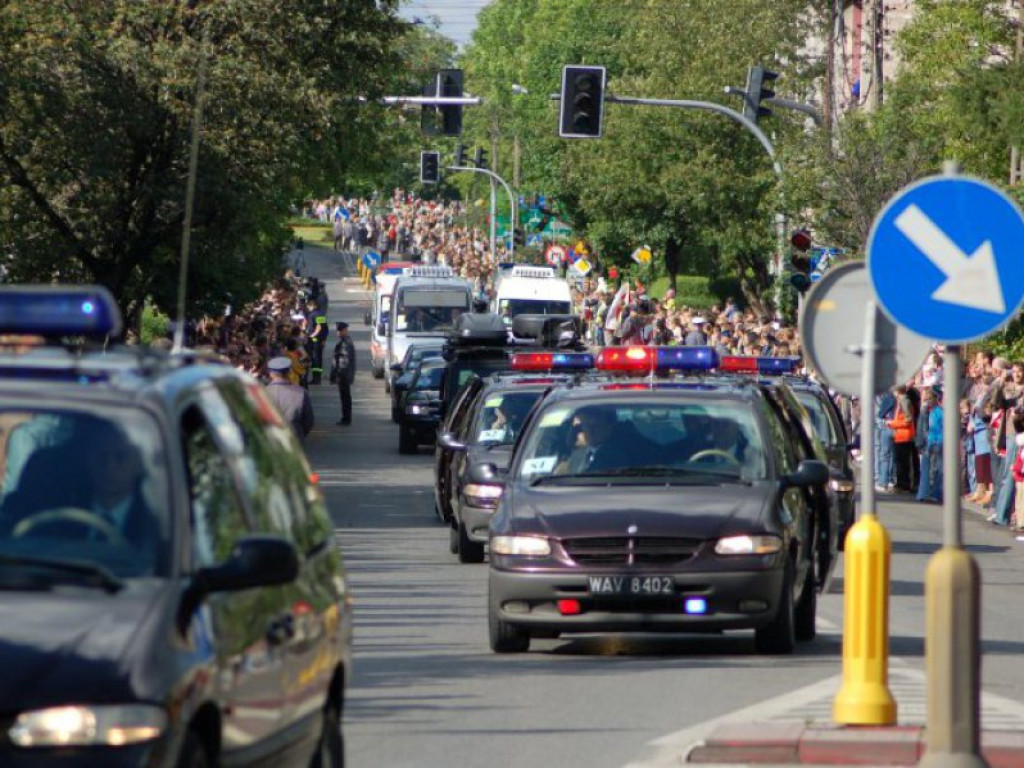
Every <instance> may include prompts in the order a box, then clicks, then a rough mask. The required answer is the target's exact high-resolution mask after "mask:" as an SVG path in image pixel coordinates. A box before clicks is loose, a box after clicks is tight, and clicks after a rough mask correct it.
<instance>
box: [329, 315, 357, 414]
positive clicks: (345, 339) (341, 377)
mask: <svg viewBox="0 0 1024 768" xmlns="http://www.w3.org/2000/svg"><path fill="white" fill-rule="evenodd" d="M336 327H337V329H338V343H337V344H335V345H334V378H335V379H336V380H337V383H338V395H339V396H340V397H341V418H340V419H339V420H338V424H339V425H341V426H348V425H349V424H351V423H352V382H353V381H355V378H356V345H355V344H353V343H352V339H350V338H349V336H348V323H342V322H339V323H337V326H336Z"/></svg>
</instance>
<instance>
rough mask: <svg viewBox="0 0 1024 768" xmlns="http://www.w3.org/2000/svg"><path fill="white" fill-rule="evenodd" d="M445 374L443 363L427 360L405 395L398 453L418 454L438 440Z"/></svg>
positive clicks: (400, 415) (400, 414)
mask: <svg viewBox="0 0 1024 768" xmlns="http://www.w3.org/2000/svg"><path fill="white" fill-rule="evenodd" d="M444 374H445V361H444V360H441V359H440V358H435V359H429V360H424V361H423V363H422V364H421V365H420V367H419V370H417V371H416V373H415V374H414V375H413V377H412V379H411V380H410V382H409V387H408V389H407V390H406V391H405V392H404V393H403V394H402V399H401V400H400V401H399V414H398V452H399V453H415V452H416V450H417V449H418V448H419V447H420V446H421V445H425V444H430V445H433V443H434V440H436V439H437V425H438V424H440V423H441V395H440V390H441V382H442V380H443V378H444Z"/></svg>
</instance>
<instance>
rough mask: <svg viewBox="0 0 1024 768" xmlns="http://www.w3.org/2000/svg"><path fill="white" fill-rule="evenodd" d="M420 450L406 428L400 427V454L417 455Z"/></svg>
mask: <svg viewBox="0 0 1024 768" xmlns="http://www.w3.org/2000/svg"><path fill="white" fill-rule="evenodd" d="M417 448H419V444H418V443H417V442H416V438H414V437H413V436H412V435H411V434H410V433H409V430H407V429H406V428H405V427H403V426H401V425H399V427H398V452H399V453H416V449H417Z"/></svg>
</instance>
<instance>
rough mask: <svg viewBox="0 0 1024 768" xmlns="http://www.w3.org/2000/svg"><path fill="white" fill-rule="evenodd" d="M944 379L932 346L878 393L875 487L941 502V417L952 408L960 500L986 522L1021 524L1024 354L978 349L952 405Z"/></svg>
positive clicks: (1023, 521)
mask: <svg viewBox="0 0 1024 768" xmlns="http://www.w3.org/2000/svg"><path fill="white" fill-rule="evenodd" d="M942 382H943V370H942V356H941V355H940V354H939V352H938V351H936V352H935V353H933V354H931V355H930V356H929V359H928V360H927V361H926V362H925V364H924V366H923V367H922V369H921V371H920V372H919V373H918V374H917V375H916V376H915V377H914V379H913V380H912V381H910V382H908V383H907V384H906V385H904V386H899V387H897V388H895V389H894V390H893V391H892V392H888V393H886V394H884V395H881V396H879V397H878V398H877V399H876V401H875V404H874V405H875V420H876V433H875V440H876V448H877V450H876V453H875V480H876V490H877V491H879V492H882V493H912V494H914V496H915V498H916V499H917V500H918V501H921V502H925V503H939V502H941V501H942V493H943V476H942V455H943V451H944V450H945V448H946V446H945V445H944V433H943V425H944V419H945V418H947V417H948V416H950V415H951V414H953V413H955V414H956V418H957V419H958V422H959V426H958V435H959V439H958V444H957V445H956V446H953V449H954V450H956V451H957V453H958V457H959V464H958V465H959V467H960V468H961V472H962V476H961V487H962V488H963V489H964V490H965V492H966V495H965V500H966V501H968V502H971V503H974V504H976V505H978V506H981V507H983V508H985V509H986V510H987V511H988V518H987V519H988V521H989V522H990V523H993V524H995V525H999V526H1003V527H1006V528H1009V529H1011V530H1013V531H1020V530H1022V529H1024V362H1010V361H1008V360H1006V359H1005V358H1001V357H995V356H994V355H993V354H992V353H991V352H985V351H979V352H977V353H976V354H975V355H974V356H973V357H972V358H971V359H970V360H969V361H968V362H967V365H966V366H965V373H964V378H963V381H962V382H961V393H962V397H961V399H960V402H959V403H956V410H955V411H951V410H950V406H951V405H952V404H947V403H946V402H945V397H944V392H943V389H944V388H943V384H942Z"/></svg>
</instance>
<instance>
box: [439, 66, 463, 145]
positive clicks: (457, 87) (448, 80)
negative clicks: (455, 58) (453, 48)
mask: <svg viewBox="0 0 1024 768" xmlns="http://www.w3.org/2000/svg"><path fill="white" fill-rule="evenodd" d="M437 80H438V87H437V95H438V96H448V97H450V98H461V96H462V70H461V69H442V70H441V71H440V72H439V73H438V75H437ZM438 110H439V111H440V113H441V135H442V136H459V135H461V134H462V106H461V105H457V104H452V105H448V106H442V107H439V108H438Z"/></svg>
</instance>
